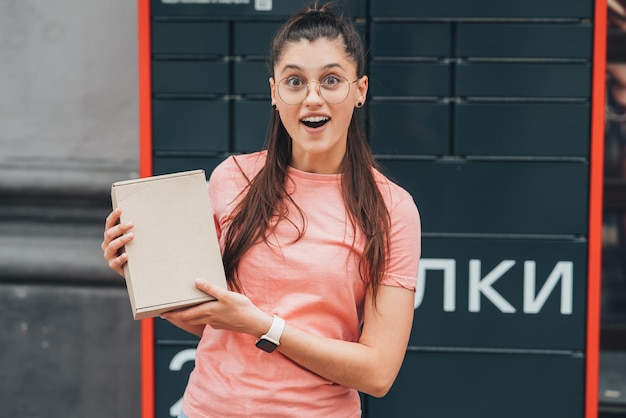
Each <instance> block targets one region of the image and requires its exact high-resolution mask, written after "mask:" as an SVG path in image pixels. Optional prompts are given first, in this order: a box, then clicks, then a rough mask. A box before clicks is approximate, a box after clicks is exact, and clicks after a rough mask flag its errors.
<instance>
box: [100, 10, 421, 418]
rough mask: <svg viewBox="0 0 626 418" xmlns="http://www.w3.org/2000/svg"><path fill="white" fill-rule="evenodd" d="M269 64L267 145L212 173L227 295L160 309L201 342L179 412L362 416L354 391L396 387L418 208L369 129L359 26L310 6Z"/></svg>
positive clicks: (281, 35) (118, 262) (112, 259)
mask: <svg viewBox="0 0 626 418" xmlns="http://www.w3.org/2000/svg"><path fill="white" fill-rule="evenodd" d="M270 64H271V69H272V72H273V76H272V77H271V78H270V79H269V84H270V90H271V98H272V106H273V107H274V109H275V111H274V115H273V119H272V122H271V130H270V134H269V136H268V141H267V149H266V150H265V151H262V152H259V153H254V154H248V155H239V156H233V157H230V158H228V159H227V160H225V161H224V162H223V163H222V164H220V165H219V166H218V167H217V168H216V169H215V170H214V172H213V173H212V175H211V178H210V181H209V195H210V198H211V204H212V207H213V210H214V212H215V213H214V216H215V221H216V225H217V231H218V235H219V239H220V245H221V247H222V253H223V259H224V266H225V270H226V273H227V278H228V281H229V286H230V289H231V290H230V291H226V290H223V289H220V288H217V287H214V286H212V285H210V284H208V283H206V282H202V281H198V282H196V286H197V287H198V288H199V289H200V290H202V291H204V292H206V293H208V294H210V295H212V296H214V297H215V298H216V299H217V300H216V301H213V302H208V303H204V304H201V305H197V306H194V307H190V308H187V309H183V310H180V311H175V312H169V313H166V314H164V315H163V318H165V319H167V320H169V321H171V322H172V323H174V324H175V325H177V326H179V327H181V328H183V329H185V330H187V331H189V332H192V333H194V334H196V335H198V336H200V337H201V340H200V343H199V345H198V348H197V353H196V367H195V369H194V371H193V372H192V374H191V376H190V378H189V383H188V386H187V389H186V392H185V396H184V401H183V411H184V412H183V413H182V414H181V416H182V417H184V416H188V417H190V418H196V417H248V416H254V417H307V418H310V417H324V418H328V417H360V416H361V406H360V398H359V394H358V391H360V392H363V393H367V394H370V395H373V396H377V397H380V396H383V395H385V394H386V393H387V391H388V390H389V389H390V387H391V385H392V383H393V381H394V380H395V378H396V375H397V373H398V371H399V369H400V366H401V364H402V360H403V358H404V353H405V351H406V346H407V343H408V339H409V335H410V330H411V324H412V319H413V299H414V290H415V281H416V277H417V267H418V260H419V252H420V224H419V215H418V211H417V208H416V206H415V204H414V202H413V199H412V198H411V196H410V195H409V194H408V193H407V192H406V191H405V190H403V189H402V188H400V187H399V186H397V185H395V184H393V183H392V182H390V181H389V180H387V179H386V178H385V177H384V176H383V175H382V174H381V173H380V172H379V171H378V170H377V169H375V168H374V167H375V162H374V160H373V158H372V156H371V154H370V152H369V149H368V147H367V144H366V142H365V139H364V138H363V136H362V134H361V131H360V129H359V123H358V119H357V116H358V113H359V110H358V109H359V108H360V107H362V106H363V104H364V103H365V100H366V94H367V89H368V78H367V76H365V75H363V66H364V56H363V49H362V45H361V42H360V38H359V36H358V34H357V33H356V31H355V29H354V27H353V26H352V25H351V24H349V23H347V22H346V21H344V20H342V19H341V17H339V16H338V15H336V14H335V13H334V12H333V11H332V10H330V9H329V8H328V7H326V6H322V7H316V6H313V7H310V8H305V9H303V10H301V11H300V12H299V13H297V14H296V15H295V16H294V17H293V18H291V19H290V20H289V21H288V22H287V23H286V24H285V25H284V26H283V27H282V29H281V30H280V31H279V32H278V34H277V35H276V37H275V39H274V40H273V42H272V45H271V52H270ZM119 214H120V212H119V211H114V212H113V213H112V214H111V215H110V216H109V217H108V218H107V221H106V232H105V239H104V242H103V250H104V254H105V258H106V259H107V260H108V261H109V265H110V266H111V268H113V269H114V270H116V271H117V272H118V273H120V274H123V271H122V266H123V264H124V263H125V262H126V261H127V255H126V254H125V253H122V254H121V255H119V253H118V252H119V251H120V249H121V248H122V246H123V245H124V244H126V243H127V242H129V241H130V240H132V233H131V232H130V231H131V229H132V225H130V224H126V225H116V222H117V221H118V219H119ZM207 325H208V326H207ZM184 414H186V415H184Z"/></svg>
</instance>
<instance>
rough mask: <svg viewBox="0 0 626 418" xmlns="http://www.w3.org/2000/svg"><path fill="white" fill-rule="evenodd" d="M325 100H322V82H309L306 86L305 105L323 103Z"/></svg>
mask: <svg viewBox="0 0 626 418" xmlns="http://www.w3.org/2000/svg"><path fill="white" fill-rule="evenodd" d="M311 83H317V86H313V85H312V84H311ZM323 101H324V99H323V98H322V94H321V92H320V82H319V81H317V80H313V81H309V82H308V83H307V85H306V97H305V98H304V102H305V103H313V104H315V103H322V102H323Z"/></svg>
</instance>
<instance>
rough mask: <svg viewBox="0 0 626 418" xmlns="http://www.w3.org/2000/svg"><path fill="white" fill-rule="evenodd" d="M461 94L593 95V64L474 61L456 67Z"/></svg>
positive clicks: (503, 96) (548, 96) (489, 95)
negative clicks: (591, 65)
mask: <svg viewBox="0 0 626 418" xmlns="http://www.w3.org/2000/svg"><path fill="white" fill-rule="evenodd" d="M456 70H457V72H456V80H455V85H456V94H457V95H458V96H461V97H499V98H508V97H540V98H580V99H584V98H586V97H589V96H590V95H591V67H590V65H589V64H572V63H554V64H548V63H528V62H523V63H517V62H515V63H511V62H497V63H495V62H488V63H485V62H481V63H476V62H471V63H460V64H458V65H457V67H456Z"/></svg>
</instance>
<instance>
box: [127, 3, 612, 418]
mask: <svg viewBox="0 0 626 418" xmlns="http://www.w3.org/2000/svg"><path fill="white" fill-rule="evenodd" d="M137 4H138V35H139V45H138V48H139V51H138V53H139V175H140V176H141V177H149V176H151V175H152V100H151V99H152V98H151V91H152V90H151V83H152V81H151V61H150V59H151V56H150V54H151V48H150V0H138V1H137ZM606 28H607V0H596V1H595V10H594V51H593V87H592V98H591V99H592V101H591V117H592V118H591V150H590V181H589V241H588V283H587V346H586V365H585V368H586V385H585V417H586V418H597V416H598V389H599V384H598V379H599V354H600V342H599V340H600V289H601V273H602V264H601V261H602V208H603V185H604V171H603V170H604V122H605V121H604V104H605V77H606ZM140 326H141V417H142V418H154V417H155V406H154V405H155V393H154V320H153V319H144V320H142V321H141V323H140Z"/></svg>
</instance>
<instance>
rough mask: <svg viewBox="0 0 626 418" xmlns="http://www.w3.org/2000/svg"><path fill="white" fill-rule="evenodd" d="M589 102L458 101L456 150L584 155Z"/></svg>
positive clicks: (455, 114) (541, 154)
mask: <svg viewBox="0 0 626 418" xmlns="http://www.w3.org/2000/svg"><path fill="white" fill-rule="evenodd" d="M589 114H590V106H589V104H588V103H528V102H517V103H511V102H508V103H475V102H473V103H467V102H465V103H458V104H456V105H455V111H454V127H455V129H454V154H455V155H460V156H465V155H490V156H498V155H499V156H515V155H517V156H536V157H538V156H550V157H579V158H585V157H586V156H587V155H588V153H589V136H590V134H591V129H590V120H589Z"/></svg>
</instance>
